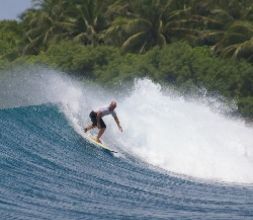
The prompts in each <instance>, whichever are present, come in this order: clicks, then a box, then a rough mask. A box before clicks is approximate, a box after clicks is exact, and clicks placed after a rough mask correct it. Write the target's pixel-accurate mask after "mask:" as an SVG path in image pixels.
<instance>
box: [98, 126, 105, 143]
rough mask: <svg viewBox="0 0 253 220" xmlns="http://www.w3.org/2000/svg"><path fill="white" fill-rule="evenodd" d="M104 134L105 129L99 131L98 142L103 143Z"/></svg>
mask: <svg viewBox="0 0 253 220" xmlns="http://www.w3.org/2000/svg"><path fill="white" fill-rule="evenodd" d="M104 132H105V128H101V129H99V132H98V135H97V142H99V143H101V141H100V138H101V137H102V135H103V134H104Z"/></svg>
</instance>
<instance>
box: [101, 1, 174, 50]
mask: <svg viewBox="0 0 253 220" xmlns="http://www.w3.org/2000/svg"><path fill="white" fill-rule="evenodd" d="M162 2H163V3H165V4H166V5H165V7H164V6H163V5H162V4H160V3H161V1H159V0H141V1H129V2H128V3H127V4H126V2H124V1H119V2H117V4H114V5H113V6H114V7H115V6H117V7H115V8H120V9H121V13H122V14H121V15H120V16H119V15H118V16H117V17H116V18H115V19H114V20H113V21H112V23H111V24H110V26H109V28H108V29H107V30H106V31H105V34H104V36H105V41H106V42H107V43H109V44H115V42H116V44H119V45H120V46H121V47H122V49H123V50H125V51H128V50H130V51H137V52H140V53H142V52H144V51H146V50H148V49H149V48H151V47H153V46H155V45H158V46H160V47H161V46H163V45H165V44H166V38H165V35H164V31H163V28H164V23H163V16H164V12H165V9H166V7H168V3H169V2H170V1H169V0H166V1H162ZM111 8H112V7H111ZM111 8H109V10H111Z"/></svg>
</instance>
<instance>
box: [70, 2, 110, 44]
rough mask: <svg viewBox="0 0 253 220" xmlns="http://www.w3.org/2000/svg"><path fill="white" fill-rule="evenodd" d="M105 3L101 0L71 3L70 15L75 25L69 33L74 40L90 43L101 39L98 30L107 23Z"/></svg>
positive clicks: (103, 27)
mask: <svg viewBox="0 0 253 220" xmlns="http://www.w3.org/2000/svg"><path fill="white" fill-rule="evenodd" d="M107 4H108V1H103V0H85V1H80V3H77V4H75V5H73V7H72V13H71V16H72V18H73V20H74V23H75V26H74V28H73V32H72V34H71V35H72V36H73V38H74V40H76V41H79V42H82V43H84V44H91V45H97V44H98V43H99V42H100V41H101V39H100V32H101V31H102V30H103V29H105V27H106V25H107V23H106V19H105V17H104V13H105V9H106V6H107Z"/></svg>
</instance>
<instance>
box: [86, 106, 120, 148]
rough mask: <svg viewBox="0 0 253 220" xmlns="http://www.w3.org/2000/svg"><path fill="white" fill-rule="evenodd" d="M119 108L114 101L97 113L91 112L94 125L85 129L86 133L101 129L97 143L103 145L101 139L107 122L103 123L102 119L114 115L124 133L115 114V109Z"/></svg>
mask: <svg viewBox="0 0 253 220" xmlns="http://www.w3.org/2000/svg"><path fill="white" fill-rule="evenodd" d="M116 107H117V103H116V102H115V101H112V102H111V103H110V105H109V106H108V107H102V108H99V109H98V110H97V111H93V110H92V111H91V112H90V115H89V116H90V119H91V121H92V124H91V125H89V126H87V127H85V128H84V132H85V133H86V132H87V131H89V130H91V129H93V128H95V127H97V128H98V129H99V132H98V135H97V137H96V141H97V142H98V143H101V141H100V138H101V136H102V135H103V134H104V132H105V129H106V125H105V122H104V121H103V119H102V117H104V116H106V115H112V117H113V118H114V120H115V122H116V124H117V126H118V128H119V130H120V131H121V132H123V129H122V127H121V125H120V122H119V119H118V117H117V114H116V112H115V108H116Z"/></svg>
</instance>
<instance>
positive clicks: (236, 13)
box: [0, 0, 253, 118]
mask: <svg viewBox="0 0 253 220" xmlns="http://www.w3.org/2000/svg"><path fill="white" fill-rule="evenodd" d="M24 63H30V64H43V65H48V66H50V67H53V68H59V69H61V70H63V71H65V72H68V73H70V74H78V75H81V76H85V77H88V78H90V79H93V80H96V81H97V82H100V83H102V84H107V85H114V84H115V85H116V84H118V83H119V82H122V81H125V80H131V79H133V78H135V77H143V76H148V77H151V78H152V79H154V80H156V81H159V82H162V83H170V84H173V85H176V86H177V87H178V88H181V89H182V90H184V91H189V90H191V89H192V88H196V87H201V88H202V87H204V88H206V89H207V91H208V92H209V93H218V94H221V95H223V96H225V97H227V98H229V99H235V100H237V102H238V107H239V112H240V113H241V114H242V115H243V116H245V117H249V118H253V2H252V0H202V1H198V0H181V1H178V0H132V1H125V0H72V1H69V0H34V7H33V8H31V9H29V10H27V11H25V12H24V13H23V14H22V15H21V16H20V21H0V69H4V68H10V66H13V65H14V66H15V65H17V64H24Z"/></svg>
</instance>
